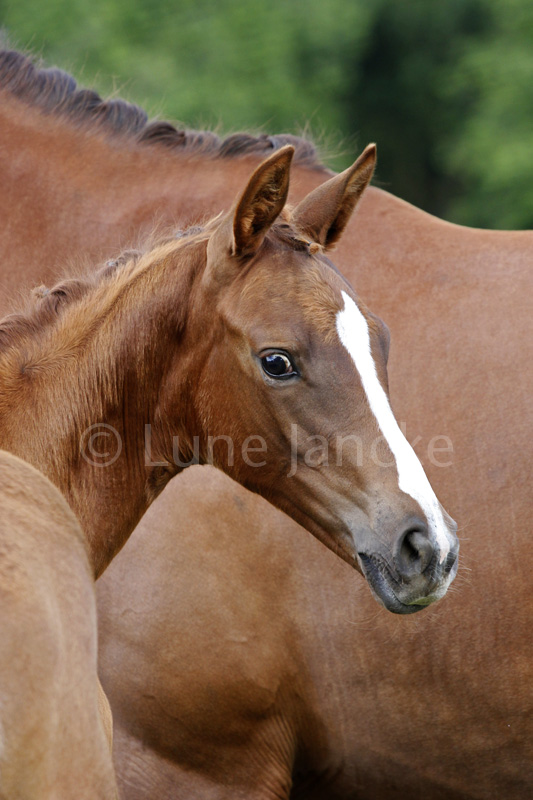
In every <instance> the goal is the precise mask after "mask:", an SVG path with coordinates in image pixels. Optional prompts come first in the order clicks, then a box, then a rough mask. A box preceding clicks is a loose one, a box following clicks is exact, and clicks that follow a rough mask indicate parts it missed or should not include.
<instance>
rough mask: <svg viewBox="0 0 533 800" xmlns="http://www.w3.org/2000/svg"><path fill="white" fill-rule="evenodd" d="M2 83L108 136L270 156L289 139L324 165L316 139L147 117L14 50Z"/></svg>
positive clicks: (0, 57)
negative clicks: (185, 126) (201, 127)
mask: <svg viewBox="0 0 533 800" xmlns="http://www.w3.org/2000/svg"><path fill="white" fill-rule="evenodd" d="M0 88H1V89H4V90H6V91H8V92H11V94H13V95H14V96H15V97H17V98H19V99H20V100H22V101H23V102H25V103H27V104H28V105H32V106H35V107H37V108H39V109H40V110H41V111H44V112H45V113H46V114H56V115H58V116H64V117H66V118H68V119H69V120H71V121H72V122H74V123H76V124H79V125H84V126H87V127H91V126H97V127H98V128H99V129H102V130H105V131H106V132H107V133H109V134H110V135H121V136H128V137H131V138H132V139H133V140H134V141H136V142H138V143H139V144H141V145H157V146H165V147H169V148H172V149H177V150H180V151H181V152H187V153H191V152H192V153H201V154H202V155H206V156H211V157H213V158H233V157H237V156H243V155H248V154H251V153H257V154H258V155H268V154H269V153H271V152H273V151H274V150H278V149H279V148H280V147H283V146H284V145H286V144H292V145H294V147H295V154H294V160H295V162H296V163H298V164H301V165H302V166H308V167H315V168H321V167H322V164H321V163H320V161H319V159H318V156H317V152H316V148H315V146H314V145H313V144H312V142H310V141H308V140H306V139H303V138H301V137H299V136H293V135H292V134H288V133H283V134H279V135H277V136H268V135H266V134H260V135H259V136H252V135H251V134H249V133H234V134H231V135H230V136H227V137H225V138H221V137H220V136H218V135H217V134H216V133H213V132H211V131H195V130H179V129H178V128H175V127H174V126H173V125H172V124H171V123H170V122H160V121H157V120H156V121H151V122H150V121H149V119H148V115H147V114H146V112H145V111H144V110H143V109H142V108H139V106H136V105H133V104H132V103H128V102H126V101H125V100H120V99H117V100H102V98H101V97H100V95H98V94H97V93H96V92H94V91H92V90H91V89H80V88H78V85H77V83H76V81H75V80H74V78H73V77H72V76H70V75H68V74H67V73H66V72H63V71H62V70H60V69H56V68H51V69H39V68H38V67H36V66H35V65H34V64H33V62H32V61H31V60H30V59H29V58H28V57H26V56H25V55H23V54H22V53H18V52H16V51H14V50H3V51H1V52H0Z"/></svg>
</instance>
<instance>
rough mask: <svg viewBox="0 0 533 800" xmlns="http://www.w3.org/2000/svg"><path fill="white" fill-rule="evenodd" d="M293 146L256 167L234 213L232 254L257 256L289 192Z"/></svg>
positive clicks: (278, 151)
mask: <svg viewBox="0 0 533 800" xmlns="http://www.w3.org/2000/svg"><path fill="white" fill-rule="evenodd" d="M293 155H294V147H292V145H286V146H285V147H282V148H280V150H277V151H276V152H275V153H274V154H273V155H271V156H270V158H268V159H267V160H266V161H263V163H262V164H260V165H259V167H257V169H256V170H255V172H254V173H253V175H252V177H251V178H250V180H249V181H248V186H247V187H246V189H245V190H244V192H243V193H242V195H241V198H240V200H239V201H238V203H237V205H236V207H235V211H234V213H233V244H232V255H234V256H237V257H240V256H250V255H253V254H254V253H256V252H257V251H258V250H259V248H260V246H261V244H262V242H263V239H264V238H265V236H266V234H267V233H268V229H269V228H270V226H271V225H272V223H273V222H274V221H275V219H276V217H278V216H279V214H280V213H281V211H282V210H283V207H284V205H285V203H286V202H287V194H288V191H289V170H290V166H291V161H292V157H293Z"/></svg>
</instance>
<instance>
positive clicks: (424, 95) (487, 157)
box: [0, 0, 533, 227]
mask: <svg viewBox="0 0 533 800" xmlns="http://www.w3.org/2000/svg"><path fill="white" fill-rule="evenodd" d="M0 15H1V16H0V19H1V21H2V24H3V26H4V27H5V28H6V29H7V31H8V34H9V36H10V39H11V41H12V42H13V43H14V44H15V45H16V46H19V47H21V48H26V47H29V48H31V49H32V50H34V51H35V52H38V53H42V55H43V57H44V59H45V61H46V63H48V64H57V65H59V66H61V67H62V68H64V69H66V70H68V71H69V72H71V73H72V74H74V75H75V76H76V77H77V79H78V80H79V81H80V83H82V84H84V85H89V86H93V87H94V88H97V89H98V91H100V92H101V93H103V94H119V95H120V96H123V97H127V98H129V99H131V100H133V101H134V102H137V103H139V104H140V105H142V106H144V107H145V108H146V109H147V110H148V111H149V112H150V113H151V114H157V115H159V116H160V117H164V118H169V119H174V120H180V121H181V122H182V124H185V125H187V126H188V127H218V128H219V129H220V130H221V131H223V132H230V131H235V130H250V131H257V130H266V131H269V132H280V131H293V132H299V131H301V130H302V129H304V128H307V129H309V130H311V132H312V133H313V134H314V135H315V136H318V138H319V140H320V139H321V138H325V140H326V141H327V142H329V145H330V147H329V149H330V150H331V145H332V144H333V146H334V148H335V149H336V151H337V155H334V154H332V153H331V152H330V154H329V155H328V154H327V153H326V155H325V157H326V160H327V162H328V163H329V164H330V166H333V167H334V168H337V169H339V168H342V167H344V166H345V165H347V164H348V163H349V162H350V161H351V159H353V156H354V155H355V154H356V152H357V151H358V150H359V149H361V148H362V147H363V146H364V145H365V144H366V143H367V142H368V141H371V140H375V141H377V142H378V150H379V171H378V183H381V185H383V186H384V187H385V188H387V189H389V190H390V191H392V192H394V193H395V194H397V195H399V196H401V197H404V198H405V199H407V200H410V201H411V202H414V203H416V204H417V205H419V206H421V207H422V208H425V209H426V210H428V211H431V212H432V213H436V214H439V215H440V216H444V217H446V218H448V219H451V220H453V221H456V222H462V223H466V224H472V225H481V226H489V227H533V175H532V171H533V152H532V151H533V138H532V136H531V128H532V123H533V103H532V102H531V101H532V99H533V98H532V94H533V48H532V47H531V43H532V37H533V6H531V3H530V0H439V2H437V0H409V2H405V3H401V2H398V0H270V2H269V3H264V2H259V1H258V0H239V1H238V2H237V0H216V2H215V0H194V2H193V0H128V2H127V3H126V2H124V0H90V2H89V0H68V2H67V0H47V2H46V3H43V2H42V0H0Z"/></svg>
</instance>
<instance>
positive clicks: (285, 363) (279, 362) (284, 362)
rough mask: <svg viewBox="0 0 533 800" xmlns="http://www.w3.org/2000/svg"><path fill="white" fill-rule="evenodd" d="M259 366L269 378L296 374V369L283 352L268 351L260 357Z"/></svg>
mask: <svg viewBox="0 0 533 800" xmlns="http://www.w3.org/2000/svg"><path fill="white" fill-rule="evenodd" d="M261 366H262V367H263V371H264V372H266V374H267V375H269V376H270V377H271V378H289V377H291V376H292V375H296V374H297V372H296V369H295V367H294V365H293V363H292V361H291V360H290V358H289V357H288V356H286V355H285V353H269V354H268V355H267V356H263V357H262V358H261Z"/></svg>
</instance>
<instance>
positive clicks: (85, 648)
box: [0, 451, 116, 800]
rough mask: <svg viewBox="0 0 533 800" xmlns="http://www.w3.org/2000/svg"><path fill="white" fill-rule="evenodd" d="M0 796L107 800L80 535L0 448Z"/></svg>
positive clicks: (89, 581)
mask: <svg viewBox="0 0 533 800" xmlns="http://www.w3.org/2000/svg"><path fill="white" fill-rule="evenodd" d="M0 509H1V512H0V607H1V613H0V796H1V797H2V798H6V800H8V798H9V800H15V799H16V798H27V800H48V799H49V798H51V797H54V798H57V800H69V799H70V798H72V797H79V798H82V799H83V800H112V799H113V798H114V797H116V785H115V779H114V773H113V765H112V759H111V750H110V747H109V742H108V739H107V738H106V729H105V725H104V722H105V720H104V719H102V716H101V707H100V691H101V690H100V689H99V684H98V681H97V677H96V660H97V652H96V604H95V598H94V579H93V575H92V572H91V568H90V564H89V553H88V548H87V542H86V541H85V538H84V536H83V533H82V531H81V528H80V526H79V524H78V522H77V520H76V518H75V517H74V514H73V513H72V511H71V510H70V508H69V507H68V505H67V503H66V501H65V499H64V498H63V497H62V496H61V494H60V493H59V491H58V490H57V489H56V487H55V486H53V485H52V484H51V483H50V481H49V480H47V479H46V478H45V477H44V475H41V473H39V472H38V471H37V470H36V469H34V468H33V467H31V466H30V465H29V464H26V463H25V462H24V461H21V460H20V459H18V458H16V457H15V456H13V455H11V454H10V453H6V452H4V451H0Z"/></svg>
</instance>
